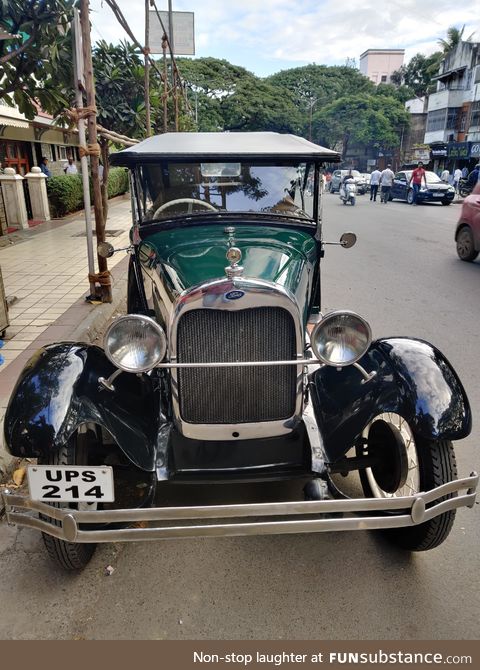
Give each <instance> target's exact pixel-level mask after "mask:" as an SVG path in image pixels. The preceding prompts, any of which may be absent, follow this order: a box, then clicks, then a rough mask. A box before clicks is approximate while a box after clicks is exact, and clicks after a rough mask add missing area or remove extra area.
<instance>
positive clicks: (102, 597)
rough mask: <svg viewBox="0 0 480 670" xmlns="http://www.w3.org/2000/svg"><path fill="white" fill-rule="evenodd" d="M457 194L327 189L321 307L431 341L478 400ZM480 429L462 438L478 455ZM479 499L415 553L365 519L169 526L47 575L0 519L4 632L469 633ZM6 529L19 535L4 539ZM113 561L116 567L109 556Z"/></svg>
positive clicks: (474, 610) (475, 293) (35, 550)
mask: <svg viewBox="0 0 480 670" xmlns="http://www.w3.org/2000/svg"><path fill="white" fill-rule="evenodd" d="M459 209H460V207H459V205H452V206H450V207H441V206H439V205H438V206H437V205H431V206H421V207H417V208H413V207H409V206H407V205H406V204H402V203H390V204H388V205H382V204H380V203H376V204H373V203H370V202H369V201H368V199H367V197H359V198H358V204H357V206H356V207H354V208H352V207H343V206H342V205H341V204H340V201H339V199H338V196H333V195H327V196H326V202H325V236H326V238H327V239H329V240H332V241H335V240H337V239H338V238H339V236H340V234H341V233H342V232H343V231H346V230H352V231H355V232H356V233H357V234H358V238H359V239H358V243H357V245H356V246H355V247H354V248H352V249H350V250H344V249H341V248H340V247H330V248H329V249H328V252H327V256H326V259H325V264H324V268H325V272H324V285H323V296H324V308H325V309H327V308H328V309H330V308H341V307H343V308H351V309H355V310H357V311H358V312H360V313H361V314H363V315H364V316H365V317H367V318H368V320H369V321H370V323H371V326H372V329H373V333H374V336H384V335H406V334H408V335H412V336H417V337H423V338H425V339H427V340H431V341H432V342H434V343H435V344H436V345H437V346H439V347H440V348H441V349H442V350H443V351H444V352H445V354H446V355H447V357H448V358H449V359H450V361H451V362H452V363H453V364H454V366H455V367H456V368H457V370H458V372H459V373H460V375H461V376H462V378H463V380H464V383H465V385H466V388H467V391H468V393H469V395H470V398H471V401H472V404H473V407H474V412H475V413H476V415H478V414H479V412H480V389H479V386H478V384H477V379H478V360H479V356H478V353H479V352H478V337H477V334H478V332H479V330H480V318H479V309H478V303H479V299H480V291H479V290H478V286H479V280H480V262H476V263H474V264H466V263H461V262H460V261H458V260H457V258H456V255H455V249H454V244H453V241H452V236H453V229H454V225H455V220H456V217H457V216H458V212H459ZM479 438H480V428H479V424H478V423H476V425H475V429H474V433H473V435H472V436H471V437H470V438H468V439H467V440H465V441H463V442H462V443H461V444H459V445H458V448H457V454H458V461H459V470H460V472H461V473H462V474H468V472H469V471H470V470H471V469H472V468H473V467H476V468H477V469H478V468H479V460H480V459H479V455H478V453H479V452H478V445H479V442H480V439H479ZM479 512H480V506H478V505H477V506H476V507H475V509H474V510H473V511H471V510H461V511H460V512H459V513H458V515H457V521H456V524H455V526H454V530H453V531H452V534H451V536H450V538H449V539H448V541H447V542H446V543H445V544H444V545H443V546H442V547H440V548H439V549H437V550H434V551H432V552H427V553H424V554H418V555H409V554H404V553H399V552H398V551H396V550H395V549H393V548H392V547H390V546H389V545H387V544H385V543H384V542H383V541H382V540H381V539H379V538H378V537H376V536H375V535H374V534H371V533H356V534H354V533H337V534H322V535H318V536H316V535H310V536H306V535H305V536H302V535H300V536H284V537H256V538H255V537H254V538H232V539H220V540H210V539H205V540H192V541H185V540H184V541H168V542H164V543H151V544H149V543H145V544H138V545H127V544H125V545H115V546H105V547H102V548H101V549H100V550H99V551H98V552H97V554H96V556H95V558H94V560H93V562H92V563H91V565H90V566H89V567H88V568H87V569H86V570H85V572H84V573H83V574H81V575H79V576H75V577H68V576H64V575H62V574H56V573H55V572H54V570H53V569H52V568H51V566H50V565H49V564H48V562H47V561H46V559H45V557H44V555H43V553H42V550H41V549H42V548H41V546H40V543H39V540H38V537H37V536H36V535H35V534H34V533H31V532H30V531H28V530H22V531H21V532H19V533H18V535H17V534H16V531H15V530H14V529H9V528H7V527H5V525H3V526H0V552H1V551H2V547H3V553H1V555H0V602H1V603H2V613H1V615H0V638H72V637H73V638H87V639H90V638H110V639H112V638H113V639H131V638H142V639H165V638H167V639H172V638H174V639H178V638H210V639H218V638H234V639H242V638H253V639H266V638H267V639H268V638H272V639H282V638H283V639H306V638H312V639H348V638H351V639H389V638H393V639H398V638H405V639H429V638H433V639H462V638H467V639H472V638H478V634H479V630H480V626H479V614H478V612H479V604H480V603H479V599H480V598H479V589H478V575H479V572H480V552H479V548H480V542H479V529H480V524H479ZM14 543H15V545H16V550H15V551H14V550H13V548H12V545H13V544H14ZM109 564H110V565H112V566H113V567H114V568H115V572H114V573H113V575H112V576H110V577H106V576H105V575H104V568H105V566H107V565H109Z"/></svg>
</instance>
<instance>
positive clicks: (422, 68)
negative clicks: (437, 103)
mask: <svg viewBox="0 0 480 670" xmlns="http://www.w3.org/2000/svg"><path fill="white" fill-rule="evenodd" d="M442 58H443V54H442V52H441V51H436V52H435V53H433V54H431V55H430V56H424V55H423V54H421V53H417V54H416V55H415V56H413V58H411V60H410V61H409V62H408V64H407V65H402V67H401V68H400V69H399V70H396V71H395V72H394V73H393V74H392V76H391V80H392V82H393V83H394V84H397V85H401V84H403V85H405V86H408V88H410V89H411V90H412V91H413V93H414V95H416V96H418V97H422V96H424V95H427V94H428V93H431V92H432V89H433V90H434V86H435V85H434V83H433V77H434V76H435V75H436V74H437V73H438V69H439V67H440V61H441V60H442Z"/></svg>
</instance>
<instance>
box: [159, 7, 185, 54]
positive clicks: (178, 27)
mask: <svg viewBox="0 0 480 670" xmlns="http://www.w3.org/2000/svg"><path fill="white" fill-rule="evenodd" d="M158 13H159V14H160V18H161V19H162V23H163V25H164V27H165V30H166V32H167V36H168V34H169V29H170V28H169V26H170V23H169V20H168V12H158ZM172 14H173V52H174V55H175V56H195V30H194V18H193V17H194V15H193V12H172ZM162 37H163V28H162V25H161V23H160V21H159V20H158V16H157V12H155V11H152V10H151V11H150V40H149V41H150V45H149V46H150V51H151V53H154V54H161V53H162Z"/></svg>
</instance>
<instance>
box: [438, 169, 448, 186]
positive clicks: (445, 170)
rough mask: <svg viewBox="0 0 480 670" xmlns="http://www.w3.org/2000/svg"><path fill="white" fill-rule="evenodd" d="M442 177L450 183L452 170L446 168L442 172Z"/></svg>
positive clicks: (446, 182)
mask: <svg viewBox="0 0 480 670" xmlns="http://www.w3.org/2000/svg"><path fill="white" fill-rule="evenodd" d="M440 179H441V180H442V181H444V182H445V184H448V183H449V182H450V172H449V171H448V170H447V168H445V169H444V171H443V172H442V174H441V175H440Z"/></svg>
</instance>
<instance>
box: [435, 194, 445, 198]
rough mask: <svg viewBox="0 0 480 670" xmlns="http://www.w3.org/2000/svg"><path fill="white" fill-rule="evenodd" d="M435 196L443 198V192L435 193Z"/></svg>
mask: <svg viewBox="0 0 480 670" xmlns="http://www.w3.org/2000/svg"><path fill="white" fill-rule="evenodd" d="M433 197H434V198H443V193H434V194H433Z"/></svg>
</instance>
